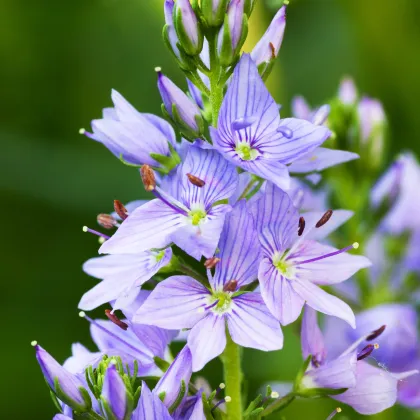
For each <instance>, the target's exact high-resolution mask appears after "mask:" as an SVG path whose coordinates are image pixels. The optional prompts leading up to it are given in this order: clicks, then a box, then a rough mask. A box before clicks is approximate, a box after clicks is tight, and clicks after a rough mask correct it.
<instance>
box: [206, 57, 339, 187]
mask: <svg viewBox="0 0 420 420" xmlns="http://www.w3.org/2000/svg"><path fill="white" fill-rule="evenodd" d="M210 132H211V136H212V139H213V143H214V146H215V148H216V149H218V150H219V151H220V153H221V154H222V155H223V156H224V157H225V158H226V159H228V160H229V161H230V162H232V163H234V164H235V165H237V166H240V167H241V168H242V169H244V170H246V171H249V172H251V173H254V174H256V175H258V176H260V177H262V178H265V179H268V180H270V181H272V182H274V183H275V184H276V185H277V186H279V187H280V188H283V189H287V188H288V187H289V173H288V169H287V166H286V165H287V164H289V163H292V162H293V161H295V160H297V159H299V158H301V157H303V156H304V155H305V154H308V153H310V152H311V151H313V150H315V149H316V148H317V147H318V146H320V145H321V144H322V143H323V142H324V141H325V140H326V139H327V138H328V137H329V136H330V134H331V133H330V131H329V130H328V129H327V128H326V127H322V126H315V125H313V124H311V123H309V122H307V121H304V120H299V119H296V118H286V119H280V115H279V110H278V106H277V104H276V102H275V101H274V99H273V98H272V97H271V95H270V93H269V92H268V90H267V88H266V87H265V85H264V82H263V81H262V79H261V77H260V76H259V74H258V69H257V66H256V65H255V63H254V62H253V61H252V59H251V57H250V56H249V55H248V54H244V55H243V56H242V58H241V60H240V62H239V64H238V65H237V66H236V68H235V72H234V74H233V78H232V80H231V83H230V85H229V87H228V90H227V93H226V95H225V98H224V100H223V104H222V107H221V109H220V114H219V120H218V127H217V129H216V128H213V127H210Z"/></svg>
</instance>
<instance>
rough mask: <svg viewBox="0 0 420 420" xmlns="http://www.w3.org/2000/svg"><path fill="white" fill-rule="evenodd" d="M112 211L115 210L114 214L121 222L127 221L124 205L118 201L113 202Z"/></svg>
mask: <svg viewBox="0 0 420 420" xmlns="http://www.w3.org/2000/svg"><path fill="white" fill-rule="evenodd" d="M114 210H115V213H117V214H118V216H120V217H121V220H125V219H127V217H128V211H127V209H126V208H125V207H124V204H123V203H121V201H120V200H114Z"/></svg>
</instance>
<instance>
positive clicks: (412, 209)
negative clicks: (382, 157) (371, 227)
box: [371, 153, 420, 234]
mask: <svg viewBox="0 0 420 420" xmlns="http://www.w3.org/2000/svg"><path fill="white" fill-rule="evenodd" d="M419 184H420V166H419V164H418V162H417V160H416V158H415V157H414V155H413V154H412V153H404V154H402V155H401V156H400V157H398V158H397V159H396V161H395V162H394V163H393V164H392V165H391V166H390V168H389V169H388V170H387V171H386V172H385V173H384V174H383V175H382V177H381V178H380V179H379V181H378V182H377V183H376V185H375V186H374V187H373V189H372V192H371V203H372V205H373V206H374V207H375V208H377V207H379V205H380V204H381V203H382V202H383V201H384V200H385V199H388V200H389V201H390V203H391V208H390V210H389V211H388V213H387V214H386V216H385V217H384V219H383V220H382V222H381V225H380V227H381V229H383V230H384V231H386V232H389V233H391V234H400V233H402V232H404V231H405V230H407V229H409V230H418V229H420V218H419V217H415V215H417V214H419V213H420V194H419V189H418V185H419Z"/></svg>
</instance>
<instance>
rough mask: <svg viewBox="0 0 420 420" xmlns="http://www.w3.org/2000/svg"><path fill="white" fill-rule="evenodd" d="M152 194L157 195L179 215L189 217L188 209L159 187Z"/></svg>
mask: <svg viewBox="0 0 420 420" xmlns="http://www.w3.org/2000/svg"><path fill="white" fill-rule="evenodd" d="M152 193H153V194H154V195H155V197H156V198H158V199H159V200H161V201H163V202H164V203H165V204H166V205H167V206H169V207H170V208H171V209H173V210H175V211H176V212H177V213H180V214H182V215H184V216H188V209H187V208H186V207H185V206H183V205H182V204H181V203H180V202H179V201H177V200H175V199H174V198H173V197H171V196H170V195H169V194H167V193H166V192H165V191H163V190H162V189H160V188H159V187H156V188H155V189H154V190H153V191H152Z"/></svg>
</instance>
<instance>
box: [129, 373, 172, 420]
mask: <svg viewBox="0 0 420 420" xmlns="http://www.w3.org/2000/svg"><path fill="white" fill-rule="evenodd" d="M131 420H172V416H171V415H170V414H169V411H168V409H167V408H166V407H165V405H164V404H163V402H162V401H161V400H160V398H159V396H158V395H156V394H154V393H153V392H151V391H150V389H149V387H148V386H147V384H146V382H144V381H143V382H142V384H141V396H140V400H139V403H138V405H137V408H136V409H135V410H134V412H133V415H132V416H131Z"/></svg>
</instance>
